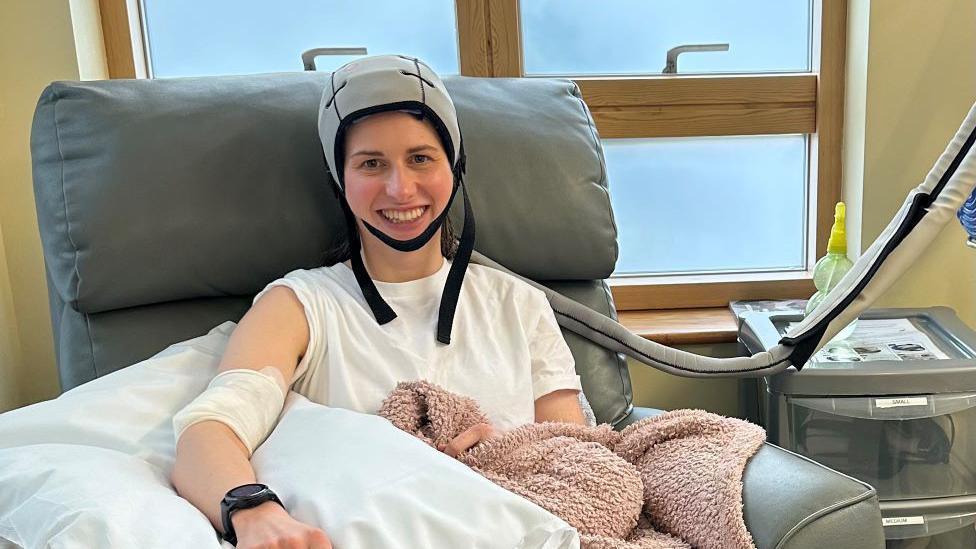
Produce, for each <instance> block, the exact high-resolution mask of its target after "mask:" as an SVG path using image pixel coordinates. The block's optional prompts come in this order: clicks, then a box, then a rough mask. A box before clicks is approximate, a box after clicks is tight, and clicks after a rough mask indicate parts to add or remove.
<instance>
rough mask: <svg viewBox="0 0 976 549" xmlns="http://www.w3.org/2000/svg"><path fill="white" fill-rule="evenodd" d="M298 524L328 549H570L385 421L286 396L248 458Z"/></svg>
mask: <svg viewBox="0 0 976 549" xmlns="http://www.w3.org/2000/svg"><path fill="white" fill-rule="evenodd" d="M251 464H252V465H253V466H254V470H255V473H256V475H257V478H258V481H259V482H263V483H265V484H267V485H268V486H269V487H271V489H272V490H274V491H275V492H276V493H277V494H278V496H279V497H280V498H281V500H282V502H283V503H284V504H285V507H286V508H287V509H288V510H289V513H290V514H291V515H292V516H293V517H295V518H296V519H298V520H301V521H303V522H306V523H308V524H314V525H317V526H319V527H320V528H322V529H323V530H325V532H326V533H327V534H328V535H329V537H330V539H331V540H332V542H333V543H334V544H335V546H336V547H340V548H342V549H357V548H374V547H390V548H395V547H404V548H411V547H424V548H426V549H439V548H444V549H455V548H457V547H491V548H495V547H498V548H509V547H511V548H515V547H518V548H527V549H528V548H539V549H543V548H545V549H556V548H573V549H576V548H578V547H579V543H580V541H579V535H578V534H577V532H576V530H574V529H573V528H572V527H571V526H569V525H568V524H567V523H566V522H565V521H563V520H562V519H560V518H559V517H557V516H555V515H553V514H552V513H550V512H548V511H546V510H545V509H543V508H541V507H539V506H538V505H536V504H534V503H532V502H530V501H529V500H527V499H524V498H522V497H521V496H518V495H516V494H513V493H511V492H509V491H507V490H505V489H504V488H501V487H499V486H497V485H495V484H493V483H492V482H490V481H488V480H487V479H485V478H484V477H482V476H481V475H479V474H477V473H476V472H474V471H472V470H471V469H470V468H468V467H467V466H466V465H464V464H462V463H461V462H459V461H457V460H456V459H453V458H451V457H449V456H448V455H446V454H444V453H442V452H438V451H437V450H435V449H433V448H431V447H429V446H427V445H426V444H424V443H423V442H421V441H420V440H418V439H417V438H415V437H413V436H412V435H409V434H407V433H405V432H403V431H401V430H399V429H397V428H396V427H394V426H393V425H392V424H391V423H390V422H389V421H387V420H385V419H383V418H381V417H379V416H373V415H368V414H361V413H358V412H353V411H349V410H345V409H341V408H331V407H327V406H322V405H319V404H315V403H313V402H311V401H309V400H308V399H306V398H305V397H303V396H301V395H299V394H298V393H295V392H290V393H289V395H288V398H287V400H286V403H285V409H284V412H283V415H282V417H281V419H280V420H279V423H278V426H277V427H276V428H275V430H274V431H273V432H272V433H271V436H270V437H269V438H268V439H267V440H266V441H265V442H264V444H262V445H261V446H260V447H258V449H257V450H256V451H255V453H254V455H253V456H252V458H251Z"/></svg>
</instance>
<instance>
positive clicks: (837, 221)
mask: <svg viewBox="0 0 976 549" xmlns="http://www.w3.org/2000/svg"><path fill="white" fill-rule="evenodd" d="M846 219H847V206H845V205H844V203H843V202H838V203H837V206H835V207H834V226H833V227H831V228H830V240H828V241H827V253H840V254H844V255H847V230H846V226H845V220H846Z"/></svg>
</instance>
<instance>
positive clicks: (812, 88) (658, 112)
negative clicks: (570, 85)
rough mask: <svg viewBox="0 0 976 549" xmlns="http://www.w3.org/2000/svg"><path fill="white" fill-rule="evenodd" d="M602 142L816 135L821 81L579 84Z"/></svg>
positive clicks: (767, 78) (809, 77)
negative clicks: (799, 134)
mask: <svg viewBox="0 0 976 549" xmlns="http://www.w3.org/2000/svg"><path fill="white" fill-rule="evenodd" d="M576 83H577V85H578V86H579V88H580V91H581V92H582V94H583V99H584V100H585V101H586V104H587V105H588V106H589V107H590V111H591V112H592V113H593V119H594V121H595V122H596V125H597V129H598V130H599V131H600V136H601V137H606V138H641V137H693V136H715V135H765V134H797V133H802V134H806V133H813V132H815V131H816V122H817V121H816V117H817V76H816V75H813V74H802V75H760V76H756V75H751V76H689V77H681V76H678V77H667V76H665V77H658V76H655V77H647V78H626V79H596V78H586V79H582V78H581V79H577V80H576Z"/></svg>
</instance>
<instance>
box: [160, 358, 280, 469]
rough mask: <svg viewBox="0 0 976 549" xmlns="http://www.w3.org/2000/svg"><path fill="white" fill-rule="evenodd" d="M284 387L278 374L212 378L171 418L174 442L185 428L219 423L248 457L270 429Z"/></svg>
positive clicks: (231, 373)
mask: <svg viewBox="0 0 976 549" xmlns="http://www.w3.org/2000/svg"><path fill="white" fill-rule="evenodd" d="M287 391H288V386H287V384H286V383H285V380H284V377H283V376H282V375H281V372H280V371H279V370H278V369H277V368H275V367H273V366H268V367H265V368H262V369H261V370H252V369H248V368H241V369H235V370H227V371H224V372H221V373H219V374H217V375H216V376H214V378H213V380H211V381H210V384H209V385H208V386H207V390H206V391H204V392H202V393H200V395H199V396H198V397H197V398H195V399H193V402H190V403H189V404H187V405H186V407H184V408H183V409H182V410H180V411H179V412H177V413H176V415H175V416H173V432H174V433H175V435H176V441H177V442H179V440H180V436H181V435H182V434H183V431H185V430H186V429H187V428H188V427H190V426H191V425H194V424H196V423H200V422H201V421H211V420H213V421H219V422H221V423H223V424H225V425H227V426H228V427H230V429H231V430H232V431H234V434H236V435H237V437H238V438H239V439H241V442H243V443H244V446H246V447H247V455H248V457H251V454H253V453H254V450H255V448H257V447H258V446H259V445H260V444H261V443H262V442H264V439H266V438H268V435H269V434H270V433H271V430H272V429H273V428H274V426H275V424H276V422H277V420H278V415H279V414H281V409H282V408H283V407H284V405H285V394H286V393H287Z"/></svg>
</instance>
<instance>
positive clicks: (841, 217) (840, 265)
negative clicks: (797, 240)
mask: <svg viewBox="0 0 976 549" xmlns="http://www.w3.org/2000/svg"><path fill="white" fill-rule="evenodd" d="M846 217H847V208H846V206H845V205H844V203H843V202H838V203H837V206H836V207H835V208H834V226H833V227H831V229H830V240H828V241H827V255H825V256H823V257H821V258H820V261H817V264H816V265H815V266H814V267H813V285H814V286H816V287H817V292H816V293H815V294H813V296H812V297H811V298H810V300H809V301H808V302H807V307H806V314H810V312H811V311H813V310H814V309H815V308H816V307H817V305H819V304H820V302H821V301H823V300H824V298H825V297H827V295H828V294H829V293H830V291H831V290H833V289H834V287H835V286H837V283H838V282H840V279H842V278H844V275H845V274H847V271H849V270H851V267H853V266H854V263H852V262H851V260H850V259H848V258H847V231H846V229H845V225H844V222H845V220H846ZM855 322H856V321H855ZM855 322H851V323H850V324H848V325H847V326H846V327H845V328H844V329H843V330H841V331H840V333H838V334H837V335H836V336H835V337H834V339H835V340H838V339H845V338H847V337H848V336H849V335H851V333H852V332H853V331H854V324H855Z"/></svg>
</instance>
